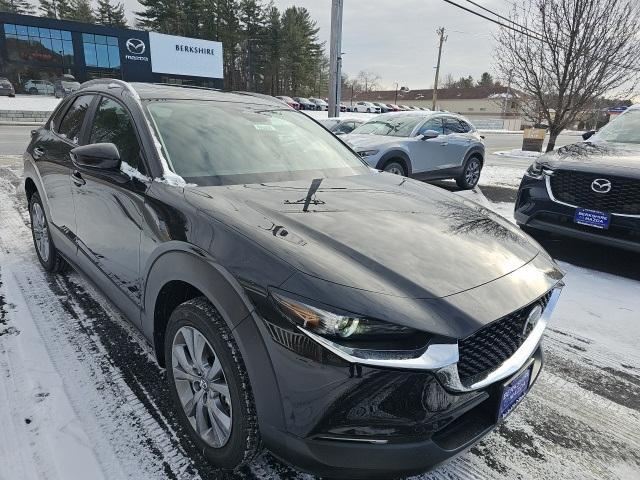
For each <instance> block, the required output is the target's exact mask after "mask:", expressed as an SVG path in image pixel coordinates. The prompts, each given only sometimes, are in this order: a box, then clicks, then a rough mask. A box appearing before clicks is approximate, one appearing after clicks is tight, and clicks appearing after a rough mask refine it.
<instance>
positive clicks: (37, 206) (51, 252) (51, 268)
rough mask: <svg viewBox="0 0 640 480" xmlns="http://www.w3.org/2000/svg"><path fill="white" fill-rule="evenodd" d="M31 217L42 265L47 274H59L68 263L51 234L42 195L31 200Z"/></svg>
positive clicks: (35, 243)
mask: <svg viewBox="0 0 640 480" xmlns="http://www.w3.org/2000/svg"><path fill="white" fill-rule="evenodd" d="M29 215H30V216H31V236H32V237H33V244H34V246H35V247H36V254H37V255H38V260H40V264H41V265H42V266H43V267H44V269H45V270H46V271H47V272H51V273H57V272H63V271H65V270H66V269H67V262H65V260H64V259H63V258H62V257H61V256H60V254H59V253H58V250H57V249H56V247H55V245H54V244H53V241H52V240H51V232H49V222H48V221H47V217H46V215H45V213H44V206H43V204H42V200H41V199H40V195H39V194H37V193H34V194H33V195H31V198H30V199H29Z"/></svg>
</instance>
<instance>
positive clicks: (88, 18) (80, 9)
mask: <svg viewBox="0 0 640 480" xmlns="http://www.w3.org/2000/svg"><path fill="white" fill-rule="evenodd" d="M64 18H66V19H67V20H76V21H77V22H84V23H94V22H95V21H96V17H95V16H94V15H93V9H92V8H91V3H90V2H89V0H72V1H71V11H70V12H69V13H68V14H67V15H66V16H65V17H64Z"/></svg>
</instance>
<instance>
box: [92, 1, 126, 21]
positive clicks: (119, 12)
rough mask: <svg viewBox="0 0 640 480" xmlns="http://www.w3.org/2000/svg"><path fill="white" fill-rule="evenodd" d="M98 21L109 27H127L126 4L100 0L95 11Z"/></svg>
mask: <svg viewBox="0 0 640 480" xmlns="http://www.w3.org/2000/svg"><path fill="white" fill-rule="evenodd" d="M95 16H96V23H98V24H100V25H106V26H109V27H126V26H127V19H126V17H125V15H124V4H122V3H116V4H115V5H114V4H112V3H111V0H98V8H97V9H96V12H95Z"/></svg>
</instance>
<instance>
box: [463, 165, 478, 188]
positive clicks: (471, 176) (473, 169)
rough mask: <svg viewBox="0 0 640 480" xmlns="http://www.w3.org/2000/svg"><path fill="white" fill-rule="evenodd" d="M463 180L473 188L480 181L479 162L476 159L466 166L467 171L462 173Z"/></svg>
mask: <svg viewBox="0 0 640 480" xmlns="http://www.w3.org/2000/svg"><path fill="white" fill-rule="evenodd" d="M464 179H465V181H466V182H467V185H469V186H470V187H475V186H476V184H477V183H478V180H480V162H479V161H478V160H476V159H472V160H471V161H470V162H469V164H468V165H467V169H466V170H465V172H464Z"/></svg>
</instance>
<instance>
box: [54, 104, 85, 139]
mask: <svg viewBox="0 0 640 480" xmlns="http://www.w3.org/2000/svg"><path fill="white" fill-rule="evenodd" d="M92 100H93V96H91V95H82V96H81V97H78V98H76V99H75V100H74V102H73V104H72V105H71V107H70V108H69V110H67V113H66V114H65V115H64V117H63V118H62V121H61V122H60V125H59V126H58V133H59V134H60V135H62V136H63V137H66V138H68V139H69V140H71V141H72V142H73V143H78V140H79V137H80V129H81V128H82V122H84V117H85V115H86V114H87V110H89V106H90V105H91V101H92Z"/></svg>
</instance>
